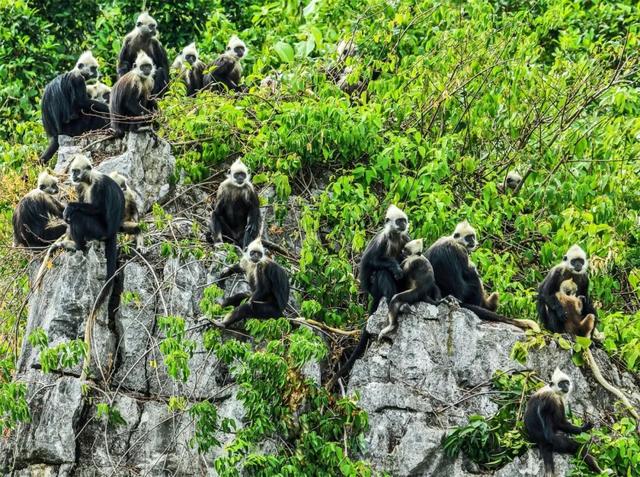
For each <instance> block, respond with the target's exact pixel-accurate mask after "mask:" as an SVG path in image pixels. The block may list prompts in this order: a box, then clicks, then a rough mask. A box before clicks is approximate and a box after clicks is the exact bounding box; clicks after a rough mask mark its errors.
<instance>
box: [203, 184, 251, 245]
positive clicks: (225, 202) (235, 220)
mask: <svg viewBox="0 0 640 477" xmlns="http://www.w3.org/2000/svg"><path fill="white" fill-rule="evenodd" d="M260 222H261V220H260V201H259V200H258V194H257V193H256V192H255V190H254V189H253V187H252V186H251V185H250V184H245V185H244V186H243V187H242V188H240V187H236V186H234V185H230V184H225V183H223V184H221V185H220V190H219V192H218V198H217V200H216V205H215V208H214V209H213V213H212V214H211V221H210V223H209V228H210V231H211V236H212V238H213V240H216V237H218V236H219V235H220V234H222V239H223V240H224V241H225V242H229V243H234V244H236V245H237V246H239V247H241V248H243V249H244V248H246V246H247V245H249V244H250V243H251V242H253V240H255V239H256V238H257V237H258V233H259V232H260Z"/></svg>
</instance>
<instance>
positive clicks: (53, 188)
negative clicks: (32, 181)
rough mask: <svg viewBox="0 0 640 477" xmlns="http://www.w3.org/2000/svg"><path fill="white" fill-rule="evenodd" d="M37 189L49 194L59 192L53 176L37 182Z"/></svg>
mask: <svg viewBox="0 0 640 477" xmlns="http://www.w3.org/2000/svg"><path fill="white" fill-rule="evenodd" d="M38 189H39V190H41V191H42V192H44V193H46V194H49V195H57V194H58V192H59V189H58V181H56V180H55V179H53V178H48V180H44V181H42V182H40V183H39V184H38Z"/></svg>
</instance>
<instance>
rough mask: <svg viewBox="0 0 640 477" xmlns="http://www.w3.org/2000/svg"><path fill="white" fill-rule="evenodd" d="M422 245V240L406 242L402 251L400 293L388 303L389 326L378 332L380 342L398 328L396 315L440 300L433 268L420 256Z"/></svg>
mask: <svg viewBox="0 0 640 477" xmlns="http://www.w3.org/2000/svg"><path fill="white" fill-rule="evenodd" d="M423 247H424V243H423V240H422V239H416V240H412V241H410V242H407V243H406V244H405V246H404V249H403V256H404V260H403V261H402V264H401V266H402V274H403V278H402V282H401V285H400V289H401V290H403V291H401V292H400V293H396V294H395V295H393V297H392V298H391V301H390V302H389V315H388V318H389V324H388V325H387V326H386V327H385V328H384V329H383V330H382V331H381V332H380V334H379V335H378V340H382V339H383V338H385V337H387V336H388V335H389V334H390V333H393V332H394V331H395V329H396V328H397V327H398V314H399V313H401V312H406V311H408V310H409V309H410V305H412V304H413V303H418V302H420V301H424V302H427V303H431V304H432V305H438V304H439V303H440V301H441V300H442V295H441V294H440V289H439V288H438V285H436V282H435V276H434V274H433V267H432V266H431V264H430V263H429V260H427V259H426V258H425V257H423V256H422V250H423Z"/></svg>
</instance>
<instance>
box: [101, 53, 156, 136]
mask: <svg viewBox="0 0 640 477" xmlns="http://www.w3.org/2000/svg"><path fill="white" fill-rule="evenodd" d="M154 71H155V67H154V64H153V61H152V60H151V58H150V57H149V56H148V55H147V54H146V53H145V52H144V51H140V53H138V56H137V58H136V62H135V63H134V67H133V69H132V70H131V71H129V72H128V73H127V74H125V75H124V76H123V77H122V78H120V79H119V80H118V81H117V82H116V84H115V85H114V86H113V88H112V90H111V103H110V107H109V109H110V110H111V129H113V130H114V133H115V136H116V137H123V136H124V134H125V132H126V131H133V132H138V131H141V130H151V122H152V118H151V115H152V113H153V112H154V111H155V110H156V107H157V105H156V100H155V99H153V98H151V92H152V91H153V74H154Z"/></svg>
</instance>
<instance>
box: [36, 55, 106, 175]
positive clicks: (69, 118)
mask: <svg viewBox="0 0 640 477" xmlns="http://www.w3.org/2000/svg"><path fill="white" fill-rule="evenodd" d="M97 77H98V62H97V61H96V59H95V58H94V57H93V54H92V53H91V52H90V51H85V52H84V53H82V55H80V58H78V61H77V62H76V65H75V67H74V68H73V69H72V70H71V71H69V72H67V73H63V74H61V75H58V76H56V77H55V78H54V79H53V80H51V82H49V84H47V86H46V87H45V88H44V93H43V94H42V100H41V101H40V106H41V111H42V125H43V126H44V130H45V132H46V133H47V137H48V138H49V145H48V146H47V149H46V150H45V151H44V152H43V153H42V155H41V156H40V162H41V163H43V164H46V163H47V162H49V160H50V159H51V158H52V157H53V155H54V154H55V153H56V152H57V151H58V136H59V135H60V134H64V135H67V136H72V137H73V136H80V135H82V134H84V133H86V132H88V131H95V130H97V129H102V128H104V127H106V126H107V125H108V124H109V120H108V115H109V108H108V107H107V106H106V105H105V104H103V103H101V102H99V101H93V100H91V99H90V98H89V96H88V95H87V85H86V81H87V80H91V79H95V78H97Z"/></svg>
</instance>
